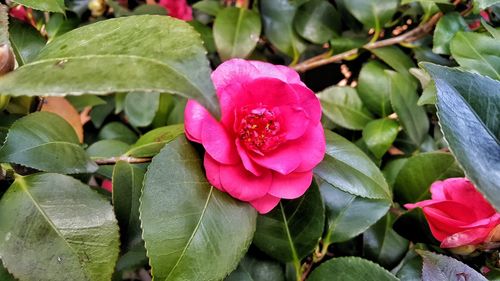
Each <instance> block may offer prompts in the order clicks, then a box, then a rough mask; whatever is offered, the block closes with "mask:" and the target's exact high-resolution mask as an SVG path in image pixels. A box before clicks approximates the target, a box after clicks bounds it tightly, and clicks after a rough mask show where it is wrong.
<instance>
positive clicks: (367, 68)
mask: <svg viewBox="0 0 500 281" xmlns="http://www.w3.org/2000/svg"><path fill="white" fill-rule="evenodd" d="M385 69H386V68H385V67H384V66H383V65H382V64H381V63H379V62H377V61H370V62H368V63H366V64H365V65H363V67H362V68H361V72H360V73H359V78H358V94H359V97H360V98H361V100H362V101H363V103H364V104H365V105H366V107H367V108H368V109H370V111H371V112H373V113H376V114H378V115H379V116H383V117H385V116H387V115H389V114H391V113H392V108H391V97H390V92H391V90H390V87H391V83H390V78H389V76H388V75H387V74H386V73H385Z"/></svg>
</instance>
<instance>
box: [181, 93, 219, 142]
mask: <svg viewBox="0 0 500 281" xmlns="http://www.w3.org/2000/svg"><path fill="white" fill-rule="evenodd" d="M208 119H212V120H213V121H215V119H214V118H213V117H212V115H210V113H209V112H208V110H207V109H206V108H205V107H203V106H202V105H201V104H199V103H198V102H197V101H195V100H188V102H187V104H186V109H185V110H184V120H185V121H184V126H185V129H184V130H185V132H186V137H187V138H188V139H189V140H191V141H194V142H197V143H201V129H202V127H203V123H205V121H206V120H208Z"/></svg>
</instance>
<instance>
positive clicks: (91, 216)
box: [0, 174, 119, 281]
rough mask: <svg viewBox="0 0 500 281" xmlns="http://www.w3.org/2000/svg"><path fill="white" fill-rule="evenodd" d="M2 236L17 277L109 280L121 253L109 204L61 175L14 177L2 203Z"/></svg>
mask: <svg viewBox="0 0 500 281" xmlns="http://www.w3.org/2000/svg"><path fill="white" fill-rule="evenodd" d="M0 237H1V239H0V256H2V261H3V262H4V264H5V265H6V267H7V268H8V269H9V271H10V272H12V274H13V275H14V276H15V277H16V278H18V279H19V280H54V281H57V280H88V281H91V280H92V281H93V280H96V281H97V280H103V281H104V280H110V278H111V274H112V273H113V271H114V266H115V262H116V260H117V258H118V252H119V249H118V244H119V240H118V239H119V236H118V226H117V224H116V219H115V217H114V215H113V208H112V207H111V205H110V204H109V202H108V201H107V200H106V199H104V198H103V197H102V196H101V195H99V194H98V193H97V192H95V191H93V190H91V189H90V188H89V187H88V186H86V185H84V184H82V183H81V182H80V181H77V180H75V179H73V178H71V177H69V176H64V175H59V174H35V175H31V176H26V177H18V178H16V180H15V182H14V183H13V184H12V185H11V187H10V188H9V190H8V191H7V193H5V194H4V196H3V197H2V200H1V201H0ZM35 265H36V266H35Z"/></svg>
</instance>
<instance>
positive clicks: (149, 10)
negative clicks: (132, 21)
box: [132, 4, 168, 16]
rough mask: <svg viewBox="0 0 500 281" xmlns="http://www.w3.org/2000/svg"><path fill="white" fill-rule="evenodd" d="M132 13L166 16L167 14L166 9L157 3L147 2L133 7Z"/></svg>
mask: <svg viewBox="0 0 500 281" xmlns="http://www.w3.org/2000/svg"><path fill="white" fill-rule="evenodd" d="M132 14H133V15H160V16H166V15H168V11H167V9H165V7H163V6H161V5H157V4H147V5H141V6H139V7H137V8H135V9H134V11H133V12H132Z"/></svg>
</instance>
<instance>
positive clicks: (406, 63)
mask: <svg viewBox="0 0 500 281" xmlns="http://www.w3.org/2000/svg"><path fill="white" fill-rule="evenodd" d="M370 52H372V53H373V54H374V55H375V56H377V57H378V58H379V59H381V60H382V61H384V62H385V63H386V64H387V65H389V66H390V67H392V68H393V69H394V70H396V71H397V72H399V73H400V74H402V75H404V78H405V79H407V80H409V81H411V83H412V85H413V84H414V86H415V87H416V86H417V84H416V83H415V82H416V81H415V78H414V77H413V75H411V73H410V69H412V68H414V67H415V64H414V63H413V60H412V59H411V58H410V56H409V55H407V54H406V53H405V52H403V51H402V50H401V48H399V47H397V46H388V47H383V48H376V49H371V50H370Z"/></svg>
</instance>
